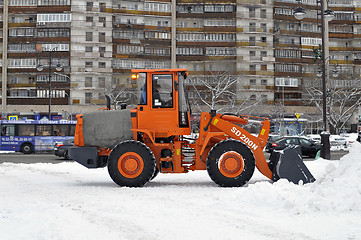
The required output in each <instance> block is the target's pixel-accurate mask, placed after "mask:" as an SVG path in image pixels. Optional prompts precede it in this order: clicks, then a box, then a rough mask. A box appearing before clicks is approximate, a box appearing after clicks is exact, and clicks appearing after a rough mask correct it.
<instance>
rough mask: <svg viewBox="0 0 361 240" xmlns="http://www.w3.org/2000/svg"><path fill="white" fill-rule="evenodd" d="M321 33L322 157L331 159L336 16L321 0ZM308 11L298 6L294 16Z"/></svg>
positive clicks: (297, 17) (299, 17)
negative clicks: (331, 34)
mask: <svg viewBox="0 0 361 240" xmlns="http://www.w3.org/2000/svg"><path fill="white" fill-rule="evenodd" d="M320 2H321V33H322V50H321V51H322V122H323V131H322V132H321V134H320V135H321V143H322V147H321V157H322V158H324V159H331V153H330V133H329V131H328V129H327V106H326V101H327V99H326V97H327V86H326V84H327V80H328V72H327V69H328V65H329V64H328V63H329V61H327V59H328V56H329V48H328V21H331V20H332V18H333V17H334V15H333V12H332V11H331V10H328V9H327V1H326V0H321V1H320ZM305 15H306V12H305V10H304V9H303V8H302V7H300V6H299V7H297V8H296V9H295V10H294V17H295V18H296V19H298V20H301V19H303V18H304V17H305Z"/></svg>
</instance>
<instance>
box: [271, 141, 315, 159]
mask: <svg viewBox="0 0 361 240" xmlns="http://www.w3.org/2000/svg"><path fill="white" fill-rule="evenodd" d="M289 145H297V146H300V147H301V151H302V155H306V156H309V157H315V156H316V154H317V152H318V151H319V150H320V149H321V144H319V143H316V142H313V141H312V140H309V139H307V138H305V137H300V136H289V137H283V138H281V139H278V140H276V141H274V142H273V143H272V144H271V147H270V148H268V149H267V152H270V153H271V152H272V151H273V150H282V149H284V148H286V147H287V146H289Z"/></svg>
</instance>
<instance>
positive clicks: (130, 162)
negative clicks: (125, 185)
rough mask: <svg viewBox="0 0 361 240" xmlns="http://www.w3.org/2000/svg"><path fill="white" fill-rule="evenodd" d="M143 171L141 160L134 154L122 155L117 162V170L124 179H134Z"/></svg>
mask: <svg viewBox="0 0 361 240" xmlns="http://www.w3.org/2000/svg"><path fill="white" fill-rule="evenodd" d="M143 169H144V162H143V159H142V157H141V156H139V154H137V153H135V152H127V153H124V154H123V155H122V156H120V158H119V160H118V170H119V172H120V173H121V174H122V175H123V176H124V177H127V178H136V177H138V176H139V175H140V174H141V173H142V172H143Z"/></svg>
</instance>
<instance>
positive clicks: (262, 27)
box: [261, 23, 267, 32]
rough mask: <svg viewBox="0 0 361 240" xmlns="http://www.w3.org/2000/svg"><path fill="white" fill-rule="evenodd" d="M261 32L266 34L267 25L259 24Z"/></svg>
mask: <svg viewBox="0 0 361 240" xmlns="http://www.w3.org/2000/svg"><path fill="white" fill-rule="evenodd" d="M261 29H262V32H267V23H261Z"/></svg>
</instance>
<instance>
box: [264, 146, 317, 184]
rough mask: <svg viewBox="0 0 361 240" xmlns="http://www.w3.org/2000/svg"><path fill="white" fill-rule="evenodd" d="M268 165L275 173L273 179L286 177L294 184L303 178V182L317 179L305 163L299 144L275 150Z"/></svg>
mask: <svg viewBox="0 0 361 240" xmlns="http://www.w3.org/2000/svg"><path fill="white" fill-rule="evenodd" d="M268 166H269V168H270V170H271V171H272V173H273V175H272V180H273V181H277V180H278V179H280V178H285V179H287V180H288V181H290V182H293V183H294V184H298V183H299V182H300V181H301V180H302V182H303V184H306V183H312V182H314V181H315V180H316V179H315V178H314V177H313V176H312V174H311V173H310V171H309V170H308V168H307V167H306V165H305V164H304V163H303V160H302V153H301V148H300V147H299V146H288V147H286V148H285V149H283V150H274V151H273V152H272V154H271V156H270V162H269V163H268Z"/></svg>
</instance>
